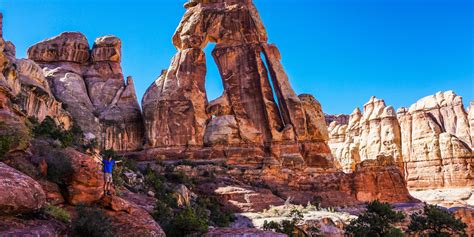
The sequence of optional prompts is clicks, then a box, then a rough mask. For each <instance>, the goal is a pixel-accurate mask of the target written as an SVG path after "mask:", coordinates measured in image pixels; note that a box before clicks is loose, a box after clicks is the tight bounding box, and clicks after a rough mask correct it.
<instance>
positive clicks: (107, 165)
mask: <svg viewBox="0 0 474 237" xmlns="http://www.w3.org/2000/svg"><path fill="white" fill-rule="evenodd" d="M120 162H122V161H121V160H119V161H115V160H114V159H112V155H111V154H108V155H107V157H106V158H105V159H102V164H103V165H104V169H103V171H104V194H105V195H110V186H112V185H113V179H112V172H113V170H114V165H115V164H117V163H120Z"/></svg>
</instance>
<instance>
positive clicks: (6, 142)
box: [0, 135, 13, 160]
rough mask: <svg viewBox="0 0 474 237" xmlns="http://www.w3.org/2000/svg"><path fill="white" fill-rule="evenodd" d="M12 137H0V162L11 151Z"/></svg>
mask: <svg viewBox="0 0 474 237" xmlns="http://www.w3.org/2000/svg"><path fill="white" fill-rule="evenodd" d="M12 143H13V137H12V136H9V135H1V136H0V160H2V159H3V158H4V156H5V155H6V154H7V152H8V151H9V150H10V149H11V146H12Z"/></svg>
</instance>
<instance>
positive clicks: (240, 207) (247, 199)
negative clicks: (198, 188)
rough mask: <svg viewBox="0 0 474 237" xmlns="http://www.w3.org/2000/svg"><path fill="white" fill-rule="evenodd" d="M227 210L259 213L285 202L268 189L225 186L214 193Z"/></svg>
mask: <svg viewBox="0 0 474 237" xmlns="http://www.w3.org/2000/svg"><path fill="white" fill-rule="evenodd" d="M214 193H215V195H217V197H218V199H219V200H220V202H221V203H222V204H224V205H225V206H226V207H227V208H229V209H231V210H234V211H235V212H258V211H263V210H265V209H268V208H269V207H270V206H278V205H283V204H284V203H285V201H284V200H283V199H281V198H279V197H277V196H275V195H274V194H272V192H271V191H270V190H268V189H254V188H251V187H239V186H223V187H219V188H217V189H216V190H215V191H214Z"/></svg>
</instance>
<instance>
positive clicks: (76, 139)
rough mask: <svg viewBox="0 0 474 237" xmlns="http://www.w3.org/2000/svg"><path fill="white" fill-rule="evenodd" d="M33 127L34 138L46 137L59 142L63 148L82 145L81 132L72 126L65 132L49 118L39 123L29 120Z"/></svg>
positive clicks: (33, 119)
mask: <svg viewBox="0 0 474 237" xmlns="http://www.w3.org/2000/svg"><path fill="white" fill-rule="evenodd" d="M29 120H30V122H31V124H32V125H33V129H32V132H33V135H34V137H48V138H51V139H53V140H58V141H60V142H61V144H62V146H63V147H69V146H71V145H73V144H80V143H82V131H81V129H80V128H79V127H78V126H76V125H74V126H73V127H72V128H71V129H70V130H65V129H63V128H62V127H60V126H58V125H57V124H56V122H55V121H54V120H53V119H52V118H51V117H49V116H48V117H46V118H45V119H44V120H43V121H42V122H41V123H38V120H36V119H35V118H29Z"/></svg>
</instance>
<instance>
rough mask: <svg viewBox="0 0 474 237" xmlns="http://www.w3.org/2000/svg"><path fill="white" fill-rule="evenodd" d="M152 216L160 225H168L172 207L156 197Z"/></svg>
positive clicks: (171, 215)
mask: <svg viewBox="0 0 474 237" xmlns="http://www.w3.org/2000/svg"><path fill="white" fill-rule="evenodd" d="M152 216H153V219H155V220H156V222H158V223H159V224H160V226H162V227H165V226H169V225H170V221H171V218H172V217H173V209H172V208H171V207H170V206H169V205H168V204H166V203H165V202H163V201H162V200H160V199H157V200H156V203H155V208H154V210H153V213H152Z"/></svg>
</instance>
